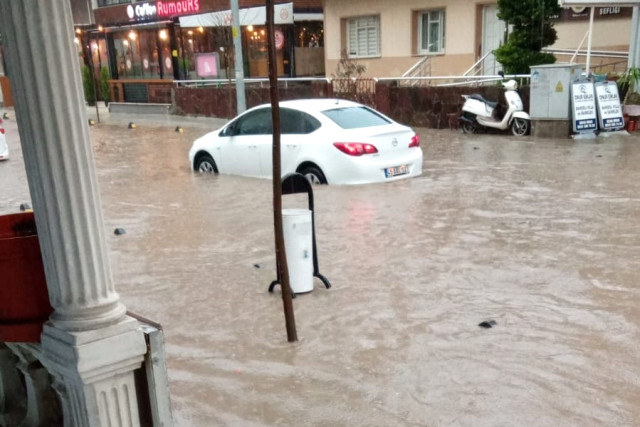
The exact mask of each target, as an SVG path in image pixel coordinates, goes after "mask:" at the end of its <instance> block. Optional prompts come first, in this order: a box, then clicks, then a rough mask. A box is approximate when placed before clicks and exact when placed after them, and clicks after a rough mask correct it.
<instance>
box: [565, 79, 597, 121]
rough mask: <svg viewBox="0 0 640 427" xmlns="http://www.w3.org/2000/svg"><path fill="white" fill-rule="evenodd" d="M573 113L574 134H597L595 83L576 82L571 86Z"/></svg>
mask: <svg viewBox="0 0 640 427" xmlns="http://www.w3.org/2000/svg"><path fill="white" fill-rule="evenodd" d="M571 112H572V114H573V132H574V133H588V132H595V131H596V130H597V129H598V114H597V112H596V97H595V93H594V88H593V82H575V83H573V84H572V85H571Z"/></svg>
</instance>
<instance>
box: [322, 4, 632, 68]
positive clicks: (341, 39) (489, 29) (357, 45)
mask: <svg viewBox="0 0 640 427" xmlns="http://www.w3.org/2000/svg"><path fill="white" fill-rule="evenodd" d="M497 13H498V9H497V5H496V2H487V1H486V0H485V1H482V0H398V1H394V2H390V1H388V0H366V1H365V0H350V1H348V2H345V1H342V0H324V14H325V21H324V34H325V58H326V73H327V76H331V74H332V73H334V72H335V70H336V67H337V64H338V61H339V60H340V52H341V51H342V50H343V49H346V51H347V53H348V54H349V56H350V57H351V58H354V59H356V60H357V61H358V63H360V64H362V65H365V66H366V69H367V71H366V75H367V76H369V77H398V76H402V75H403V74H405V73H406V72H407V71H408V70H410V69H411V68H412V67H414V66H416V65H417V64H419V63H422V65H421V66H420V68H421V72H420V74H421V75H431V76H447V75H461V74H464V73H465V72H466V71H468V70H469V69H470V68H471V67H472V66H473V65H474V64H475V63H476V62H477V61H479V60H480V59H481V58H483V57H484V56H485V55H487V54H489V55H488V56H487V58H486V59H485V60H484V61H483V62H481V65H479V66H478V70H479V71H480V73H481V74H495V73H496V72H497V71H498V70H499V69H500V66H499V64H496V63H495V60H494V59H493V57H492V55H491V54H490V52H491V51H493V50H494V49H495V48H497V47H498V46H500V44H501V42H502V40H503V39H504V35H505V24H504V22H502V21H500V20H499V19H498V17H497ZM588 18H589V10H588V9H585V10H580V9H578V8H574V9H573V10H572V9H566V10H564V11H563V12H562V14H561V15H560V16H558V17H557V18H556V29H557V31H558V36H559V39H558V41H557V42H556V44H555V46H552V47H551V48H553V49H555V48H557V49H570V50H572V51H574V50H576V49H578V47H579V46H580V44H581V41H583V39H584V36H585V34H586V32H587V29H588V24H589V19H588ZM630 29H631V8H620V7H617V8H616V7H607V8H596V15H595V25H594V33H593V42H592V48H593V49H594V50H595V49H597V50H601V51H610V50H615V51H621V52H624V53H626V52H627V50H628V48H629V37H630ZM586 47H587V44H586V41H585V42H583V45H582V49H586ZM558 56H559V60H568V59H569V58H570V55H558ZM602 61H603V60H600V61H599V62H598V61H595V62H594V65H597V64H598V63H602ZM611 61H613V60H611ZM616 61H620V59H619V58H618V59H616ZM623 68H624V67H623Z"/></svg>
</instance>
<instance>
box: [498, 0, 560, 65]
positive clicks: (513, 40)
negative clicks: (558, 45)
mask: <svg viewBox="0 0 640 427" xmlns="http://www.w3.org/2000/svg"><path fill="white" fill-rule="evenodd" d="M561 10H562V9H561V7H560V6H558V1H557V0H498V18H500V19H502V20H503V21H505V22H506V23H507V24H508V25H510V26H513V28H512V30H511V32H510V34H509V38H508V39H507V42H506V43H505V44H503V45H502V46H500V47H499V48H498V49H496V51H495V55H496V59H497V60H498V62H500V63H501V64H502V66H503V67H504V71H505V72H506V73H508V74H525V73H529V72H530V69H529V68H530V67H531V66H532V65H540V64H553V63H554V62H556V58H555V56H553V54H550V53H543V52H541V50H542V48H544V47H546V46H549V45H552V44H553V43H554V42H555V41H556V40H557V38H558V35H557V33H556V30H555V29H554V28H553V23H552V22H551V20H550V19H551V17H553V16H555V15H558V14H559V13H560V11H561Z"/></svg>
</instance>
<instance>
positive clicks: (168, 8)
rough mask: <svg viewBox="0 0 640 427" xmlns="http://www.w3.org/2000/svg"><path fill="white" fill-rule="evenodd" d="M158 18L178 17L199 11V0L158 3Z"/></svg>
mask: <svg viewBox="0 0 640 427" xmlns="http://www.w3.org/2000/svg"><path fill="white" fill-rule="evenodd" d="M156 6H157V8H158V16H161V17H167V16H178V15H187V14H190V13H197V12H199V11H200V0H176V1H158V2H156Z"/></svg>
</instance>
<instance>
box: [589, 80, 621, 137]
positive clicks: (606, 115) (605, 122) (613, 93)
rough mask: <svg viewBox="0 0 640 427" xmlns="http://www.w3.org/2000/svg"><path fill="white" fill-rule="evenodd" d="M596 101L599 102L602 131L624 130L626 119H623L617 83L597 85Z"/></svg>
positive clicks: (606, 82)
mask: <svg viewBox="0 0 640 427" xmlns="http://www.w3.org/2000/svg"><path fill="white" fill-rule="evenodd" d="M596 100H597V102H598V117H600V129H602V130H620V129H622V128H623V127H624V118H623V117H622V107H621V106H620V96H619V95H618V86H617V85H616V84H615V82H608V81H605V82H602V83H596Z"/></svg>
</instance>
